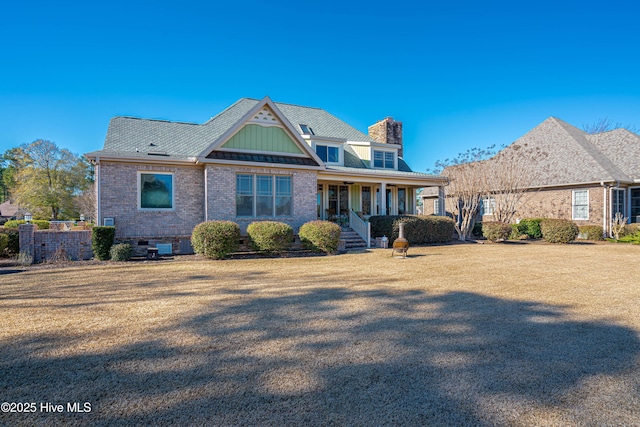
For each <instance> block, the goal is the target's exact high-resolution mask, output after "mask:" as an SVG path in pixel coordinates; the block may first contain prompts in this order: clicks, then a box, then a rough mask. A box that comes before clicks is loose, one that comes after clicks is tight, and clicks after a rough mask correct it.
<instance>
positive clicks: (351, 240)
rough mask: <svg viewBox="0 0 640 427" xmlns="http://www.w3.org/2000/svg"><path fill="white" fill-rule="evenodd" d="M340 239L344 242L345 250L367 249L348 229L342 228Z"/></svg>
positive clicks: (359, 238) (360, 239) (356, 234)
mask: <svg viewBox="0 0 640 427" xmlns="http://www.w3.org/2000/svg"><path fill="white" fill-rule="evenodd" d="M340 239H342V240H344V241H345V248H346V249H347V250H349V249H361V248H366V247H367V242H365V241H364V240H363V239H362V238H361V237H360V236H359V235H358V233H356V232H355V231H353V230H352V229H351V228H349V227H342V231H341V232H340Z"/></svg>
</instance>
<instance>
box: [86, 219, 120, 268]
mask: <svg viewBox="0 0 640 427" xmlns="http://www.w3.org/2000/svg"><path fill="white" fill-rule="evenodd" d="M115 236H116V228H115V227H93V229H92V230H91V249H93V256H94V257H95V258H96V259H99V260H101V261H105V260H108V259H109V257H110V255H111V254H110V253H109V250H110V249H111V246H112V245H113V239H114V238H115Z"/></svg>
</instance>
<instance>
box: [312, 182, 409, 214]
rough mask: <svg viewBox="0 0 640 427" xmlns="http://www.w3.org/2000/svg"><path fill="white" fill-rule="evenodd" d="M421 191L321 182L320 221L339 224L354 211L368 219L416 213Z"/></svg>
mask: <svg viewBox="0 0 640 427" xmlns="http://www.w3.org/2000/svg"><path fill="white" fill-rule="evenodd" d="M418 188H420V187H416V186H411V185H402V184H396V183H389V182H380V183H372V182H355V181H341V182H336V181H328V180H318V189H317V214H318V219H324V220H328V221H338V220H340V218H346V217H348V215H349V211H350V210H352V211H354V212H355V213H357V214H359V215H361V216H363V217H364V218H368V217H370V216H372V215H404V214H415V213H416V191H417V189H418Z"/></svg>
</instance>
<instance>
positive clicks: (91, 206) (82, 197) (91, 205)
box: [75, 183, 98, 222]
mask: <svg viewBox="0 0 640 427" xmlns="http://www.w3.org/2000/svg"><path fill="white" fill-rule="evenodd" d="M75 204H76V209H77V210H78V213H80V214H82V215H84V216H85V217H87V219H88V220H89V221H90V222H93V220H95V219H96V218H97V217H98V203H97V197H96V186H95V183H91V184H90V185H89V187H87V188H86V189H85V190H84V191H83V192H82V193H80V194H79V195H78V196H76V198H75Z"/></svg>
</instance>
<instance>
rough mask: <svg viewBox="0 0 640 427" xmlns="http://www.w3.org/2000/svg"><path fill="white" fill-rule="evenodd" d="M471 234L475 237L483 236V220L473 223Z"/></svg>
mask: <svg viewBox="0 0 640 427" xmlns="http://www.w3.org/2000/svg"><path fill="white" fill-rule="evenodd" d="M471 235H472V236H474V237H482V222H476V223H475V224H473V228H472V229H471Z"/></svg>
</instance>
